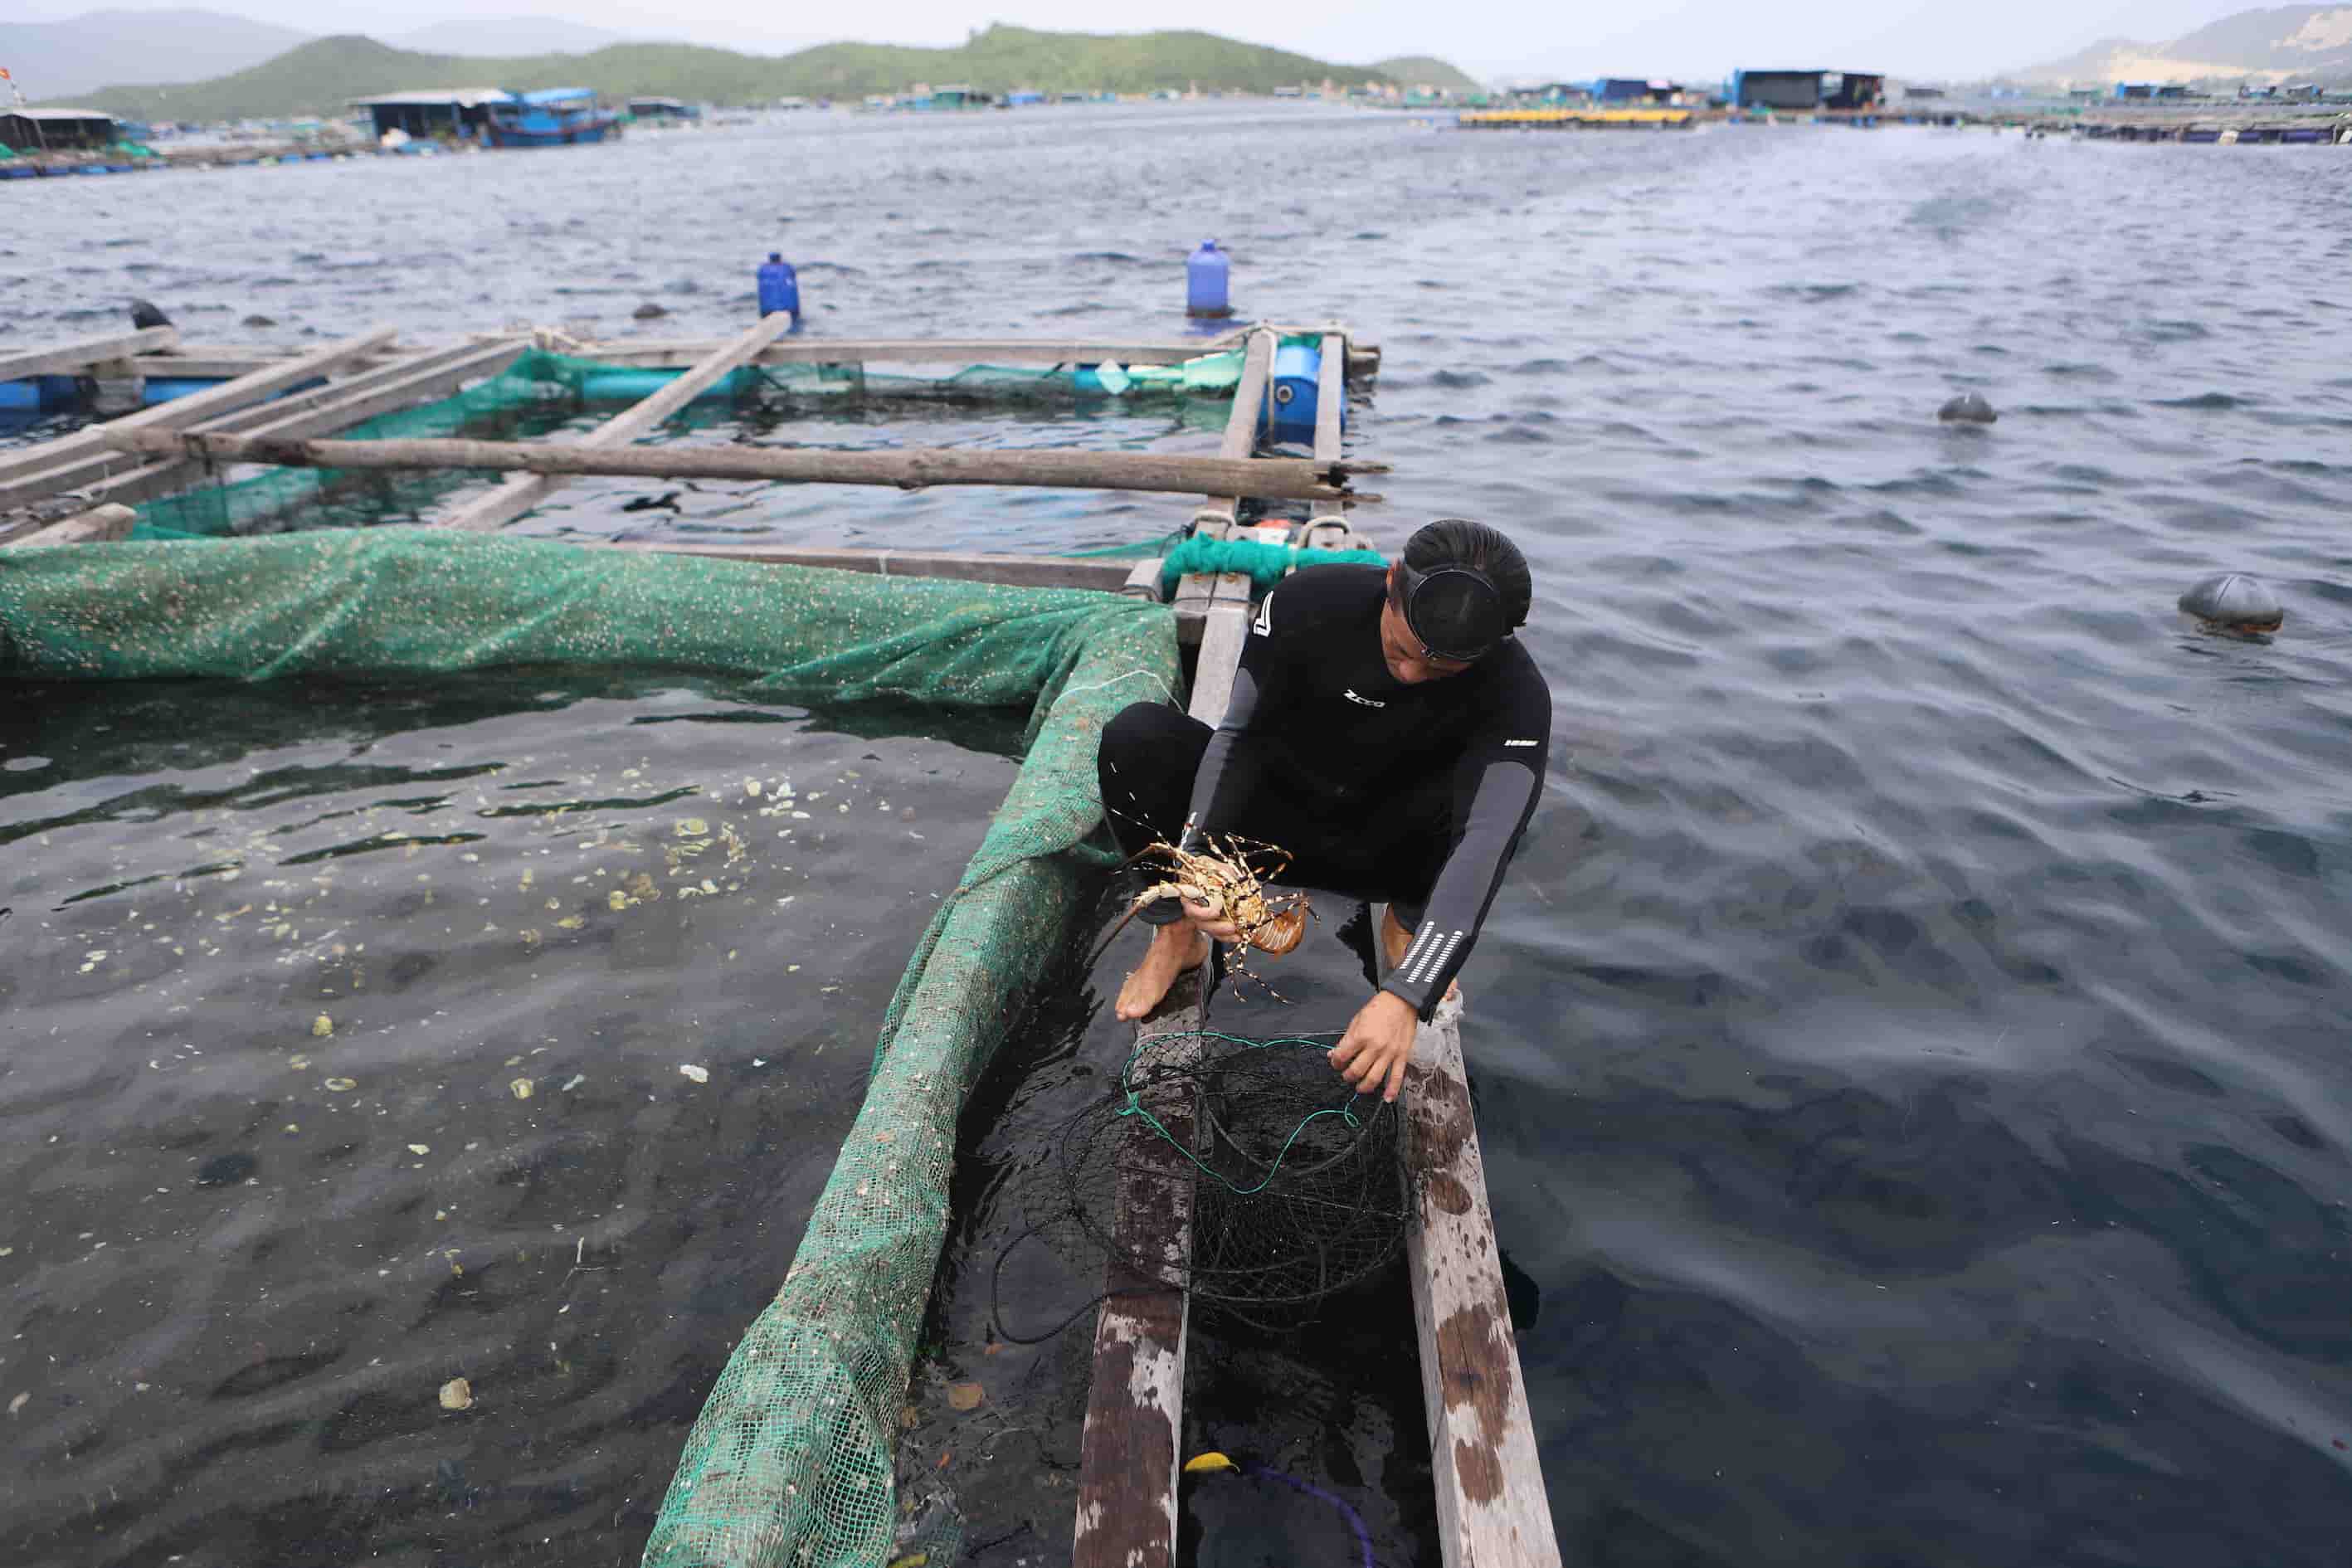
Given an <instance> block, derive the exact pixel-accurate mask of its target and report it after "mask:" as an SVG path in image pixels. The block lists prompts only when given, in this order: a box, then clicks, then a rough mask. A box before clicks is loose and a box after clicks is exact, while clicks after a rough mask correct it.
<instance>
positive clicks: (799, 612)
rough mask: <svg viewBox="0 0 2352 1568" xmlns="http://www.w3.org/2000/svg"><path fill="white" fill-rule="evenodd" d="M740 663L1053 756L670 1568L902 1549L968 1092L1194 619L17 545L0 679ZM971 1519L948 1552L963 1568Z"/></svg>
mask: <svg viewBox="0 0 2352 1568" xmlns="http://www.w3.org/2000/svg"><path fill="white" fill-rule="evenodd" d="M562 664H594V665H614V664H621V665H627V666H630V667H633V668H669V669H680V670H694V671H705V672H719V673H724V674H730V675H734V676H739V677H742V678H745V679H751V680H753V681H755V682H756V683H757V685H758V686H759V687H760V688H761V689H763V690H767V691H771V692H775V693H778V694H782V695H787V696H791V697H793V698H796V699H802V700H811V701H823V702H826V703H829V704H830V703H843V702H850V701H857V700H866V699H877V698H895V699H900V700H909V699H911V700H919V701H924V702H930V703H941V704H952V705H960V706H985V707H992V708H1003V707H1007V706H1014V707H1023V706H1025V707H1026V708H1027V709H1028V710H1029V716H1030V717H1029V726H1028V735H1029V740H1028V749H1027V753H1026V756H1025V759H1024V763H1023V764H1022V768H1021V771H1020V773H1019V775H1018V776H1017V778H1016V779H1015V781H1014V783H1013V788H1012V790H1011V791H1010V793H1009V794H1007V795H1006V796H1005V799H1004V802H1003V805H1001V806H1000V807H999V808H998V810H997V813H996V816H995V817H994V819H993V820H992V822H991V824H990V826H989V830H988V833H987V836H986V837H984V838H983V840H982V844H981V847H980V848H979V850H978V851H977V852H976V853H975V854H974V855H973V857H972V858H971V864H970V865H968V866H967V867H966V868H965V869H964V872H963V875H962V877H961V879H959V880H958V882H957V884H956V886H955V888H954V889H953V890H952V891H951V892H950V894H949V895H948V896H947V898H946V899H945V900H943V902H942V904H941V907H940V911H939V914H938V916H937V918H936V919H934V920H933V921H932V922H931V925H930V928H929V931H927V932H926V933H925V935H924V937H923V939H922V941H921V942H920V943H919V945H918V948H917V951H916V952H915V954H914V956H913V957H912V958H911V959H910V960H909V962H908V965H907V970H906V973H905V975H904V977H903V978H902V979H901V981H900V983H899V985H898V993H897V994H896V995H895V996H894V997H893V998H892V1000H891V1003H890V1005H889V1008H888V1010H887V1015H886V1016H885V1017H884V1019H883V1022H882V1026H881V1029H880V1033H879V1038H878V1039H877V1043H876V1047H875V1067H874V1075H873V1079H872V1082H871V1084H870V1086H869V1089H868V1091H867V1095H866V1101H865V1103H864V1106H863V1108H862V1109H861V1110H860V1111H859V1113H858V1117H857V1121H856V1127H855V1129H854V1130H853V1131H852V1132H851V1133H850V1136H849V1140H848V1142H847V1144H846V1145H845V1147H844V1149H843V1150H842V1152H841V1156H840V1160H839V1162H838V1163H837V1164H836V1165H835V1169H834V1173H833V1175H832V1178H831V1180H830V1181H829V1182H828V1183H827V1184H826V1186H825V1189H824V1194H823V1195H822V1196H821V1197H820V1198H819V1199H818V1202H817V1205H816V1207H815V1210H814V1213H813V1214H812V1215H811V1216H810V1219H809V1222H808V1228H807V1232H806V1234H805V1236H804V1237H803V1240H802V1242H801V1246H800V1249H799V1251H798V1253H797V1254H796V1255H795V1256H794V1258H793V1262H792V1267H791V1269H790V1271H789V1272H788V1273H787V1274H786V1275H785V1277H784V1283H783V1287H782V1290H781V1291H780V1292H779V1293H778V1295H777V1296H776V1298H775V1300H773V1301H772V1302H771V1303H770V1305H769V1306H768V1308H767V1310H765V1311H763V1312H762V1313H761V1315H760V1317H759V1318H758V1319H757V1320H756V1321H754V1322H753V1323H752V1324H751V1328H750V1330H749V1331H747V1332H746V1333H745V1334H744V1336H743V1338H742V1340H741V1341H740V1342H739V1343H738V1344H737V1345H736V1347H735V1351H734V1353H733V1355H732V1356H731V1358H730V1360H729V1362H728V1363H727V1366H726V1369H725V1370H724V1371H723V1372H722V1373H720V1375H719V1383H718V1385H717V1387H716V1388H714V1389H713V1390H712V1391H711V1394H710V1395H709V1400H708V1402H707V1403H706V1404H705V1405H704V1407H703V1411H702V1414H701V1416H700V1418H699V1419H698V1420H697V1422H696V1423H695V1426H694V1428H693V1430H692V1432H691V1433H690V1435H689V1436H688V1439H687V1442H686V1447H685V1452H684V1455H683V1457H682V1458H681V1459H680V1460H679V1463H678V1468H677V1476H676V1478H675V1479H674V1480H673V1481H672V1483H671V1486H670V1490H669V1494H668V1497H667V1500H665V1502H664V1504H663V1506H662V1510H661V1514H660V1517H659V1519H658V1520H657V1521H656V1524H655V1527H654V1531H653V1535H652V1538H651V1541H650V1542H649V1543H648V1545H647V1547H646V1559H645V1560H646V1563H648V1564H653V1565H656V1568H689V1565H691V1568H699V1565H703V1564H727V1565H728V1568H741V1565H760V1568H772V1565H773V1568H782V1565H784V1564H792V1565H794V1568H798V1565H801V1564H815V1565H825V1568H850V1565H853V1564H856V1565H860V1568H869V1565H876V1564H881V1563H887V1562H888V1561H890V1560H891V1557H892V1554H893V1545H894V1530H895V1526H896V1523H897V1511H898V1510H897V1495H898V1494H897V1489H896V1485H895V1480H894V1476H893V1468H892V1464H893V1437H894V1434H895V1433H896V1431H897V1429H898V1426H897V1420H896V1417H897V1414H898V1409H899V1406H900V1404H901V1402H902V1401H903V1399H904V1397H905V1394H906V1387H907V1381H908V1371H909V1368H910V1366H911V1364H912V1362H913V1359H914V1355H915V1339H916V1335H917V1332H918V1331H919V1326H920V1323H921V1320H922V1314H923V1308H924V1302H925V1299H926V1297H927V1295H928V1293H929V1288H930V1281H931V1279H932V1276H933V1273H934V1271H935V1270H936V1268H937V1267H938V1262H939V1254H940V1246H941V1244H942V1242H943V1240H944V1238H945V1236H946V1230H947V1223H948V1177H949V1167H950V1162H951V1160H952V1157H953V1151H954V1147H955V1122H956V1118H957V1116H958V1114H959V1112H960V1111H961V1108H962V1105H963V1100H964V1097H965V1095H966V1093H967V1092H968V1091H969V1089H970V1088H971V1083H972V1081H973V1079H974V1078H975V1077H976V1076H977V1074H978V1071H979V1069H980V1067H981V1066H982V1063H983V1062H984V1061H985V1059H986V1058H987V1056H988V1054H989V1052H990V1051H991V1050H992V1049H993V1047H995V1045H996V1044H997V1042H998V1039H999V1037H1000V1035H1001V1033H1002V1031H1003V1027H1004V1021H1005V1019H1006V1018H1007V1017H1008V1016H1011V1015H1012V1013H1013V1011H1014V1008H1015V1005H1016V1003H1017V1000H1018V994H1019V993H1020V992H1021V990H1022V989H1023V988H1024V986H1025V985H1026V984H1029V983H1030V982H1031V981H1032V980H1033V978H1034V975H1035V973H1036V972H1037V969H1038V967H1039V965H1040V964H1041V963H1043V962H1044V960H1045V957H1046V956H1047V955H1050V954H1053V953H1055V952H1058V951H1059V950H1060V948H1061V944H1062V942H1063V941H1064V938H1065V936H1066V928H1067V924H1068V922H1069V921H1070V920H1071V918H1072V917H1073V915H1074V913H1075V911H1076V904H1077V901H1078V898H1079V893H1080V886H1081V881H1082V876H1083V873H1084V872H1085V871H1086V870H1087V869H1088V868H1090V867H1095V866H1099V865H1101V864H1104V863H1106V862H1107V861H1108V859H1109V858H1110V852H1109V851H1108V849H1107V848H1106V847H1103V841H1102V839H1101V836H1100V835H1099V834H1098V833H1097V829H1098V827H1099V826H1100V824H1101V817H1102V812H1101V805H1100V801H1099V799H1098V798H1097V793H1096V786H1095V771H1094V768H1095V750H1096V746H1097V741H1098V738H1099V734H1100V731H1101V728H1102V726H1103V724H1104V723H1106V722H1107V721H1108V720H1109V718H1110V717H1111V716H1112V715H1113V714H1114V713H1116V712H1117V711H1118V709H1119V708H1121V707H1122V706H1124V705H1125V704H1127V703H1128V702H1130V701H1133V700H1139V699H1141V698H1145V697H1150V696H1155V695H1156V696H1163V697H1164V696H1168V695H1170V694H1171V693H1172V691H1173V689H1174V688H1175V686H1176V683H1177V681H1178V679H1179V666H1178V662H1177V653H1176V637H1175V624H1174V618H1173V616H1172V614H1171V612H1170V611H1169V610H1167V609H1166V608H1164V607H1162V606H1160V605H1150V604H1145V603H1141V602H1139V601H1134V600H1129V599H1122V598H1118V597H1116V596H1113V595H1103V594H1090V593H1085V592H1080V591H1076V590H1033V589H1019V588H1005V587H998V586H995V585H992V584H977V583H960V582H936V581H914V580H908V579H903V578H881V577H872V576H866V575H862V574H851V573H842V572H827V571H820V570H815V569H804V568H795V567H769V566H759V565H753V564H750V563H740V562H729V561H716V560H707V559H702V558H693V557H676V556H660V555H653V554H641V553H638V552H621V551H612V552H605V551H600V550H597V549H595V548H593V547H587V548H583V547H578V546H572V545H566V544H559V543H553V542H541V541H529V540H507V539H499V538H496V537H484V536H480V535H471V534H455V535H453V534H444V533H440V532H436V531H425V530H415V529H404V528H383V529H376V530H372V531H365V532H353V531H327V532H315V533H300V534H285V535H279V536H277V537H273V538H268V539H257V540H239V541H230V542H205V543H190V542H148V543H140V542H129V543H121V544H101V545H82V546H75V547H71V548H61V549H52V550H36V551H21V552H9V553H6V554H0V679H29V678H43V679H60V678H79V679H140V678H153V677H187V676H218V677H227V678H233V679H268V678H271V677H275V676H284V675H294V674H320V673H329V674H331V673H352V674H357V673H366V674H370V675H378V674H385V673H404V674H437V673H452V672H457V671H464V670H472V669H481V668H489V667H493V666H499V665H562ZM953 1537H954V1526H953V1524H952V1521H949V1522H946V1523H942V1524H939V1525H936V1526H934V1527H933V1530H932V1533H931V1534H930V1535H929V1537H928V1538H927V1539H926V1540H925V1542H923V1543H922V1544H923V1545H924V1546H926V1547H927V1548H928V1549H929V1557H930V1560H931V1561H932V1562H935V1563H945V1562H950V1561H952V1560H953V1557H954V1554H955V1552H956V1545H957V1543H956V1542H955V1540H954V1538H953Z"/></svg>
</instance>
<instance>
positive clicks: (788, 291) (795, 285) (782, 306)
mask: <svg viewBox="0 0 2352 1568" xmlns="http://www.w3.org/2000/svg"><path fill="white" fill-rule="evenodd" d="M779 310H788V311H790V312H791V313H792V318H793V321H794V322H795V323H798V321H800V319H801V279H800V274H798V273H797V272H794V271H793V264H792V263H791V262H789V261H787V260H785V259H784V258H783V253H782V252H781V251H775V250H772V251H770V252H768V261H767V265H766V266H764V267H762V268H760V314H761V315H762V316H772V315H774V314H775V313H776V312H777V311H779Z"/></svg>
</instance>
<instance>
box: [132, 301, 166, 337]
mask: <svg viewBox="0 0 2352 1568" xmlns="http://www.w3.org/2000/svg"><path fill="white" fill-rule="evenodd" d="M171 324H172V318H171V317H169V316H167V315H165V314H163V311H161V310H157V309H156V308H155V305H154V301H152V300H131V325H132V326H134V327H136V328H138V329H139V330H140V331H142V332H143V331H146V330H147V329H148V328H150V327H168V326H170V325H171Z"/></svg>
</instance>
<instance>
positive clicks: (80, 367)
mask: <svg viewBox="0 0 2352 1568" xmlns="http://www.w3.org/2000/svg"><path fill="white" fill-rule="evenodd" d="M179 341H180V331H179V329H178V328H176V327H143V328H142V329H140V330H139V331H135V332H110V333H108V334H107V335H105V336H103V337H96V338H76V339H75V340H74V341H72V342H64V343H55V344H52V345H50V346H49V347H47V348H45V349H22V350H19V351H18V352H16V353H0V381H22V380H24V379H25V378H26V377H27V376H35V375H68V374H72V373H74V372H76V371H88V370H91V369H93V368H95V367H96V366H99V365H102V364H109V363H112V362H114V361H116V360H120V359H127V358H129V357H130V356H131V355H132V354H142V353H155V352H156V351H157V350H159V349H168V348H170V347H172V346H173V344H175V343H177V342H179Z"/></svg>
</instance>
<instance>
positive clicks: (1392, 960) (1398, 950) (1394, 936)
mask: <svg viewBox="0 0 2352 1568" xmlns="http://www.w3.org/2000/svg"><path fill="white" fill-rule="evenodd" d="M1411 946H1412V932H1411V931H1407V930H1405V929H1404V927H1402V926H1401V925H1399V924H1397V918H1396V910H1394V909H1393V908H1392V907H1391V906H1390V905H1387V904H1382V905H1381V947H1382V948H1384V949H1385V950H1387V952H1388V955H1389V968H1390V969H1391V971H1394V970H1396V969H1398V968H1400V967H1402V965H1403V963H1404V954H1405V950H1406V949H1407V948H1409V947H1411ZM1445 1000H1446V1001H1447V1002H1449V1003H1451V1004H1452V1005H1454V1006H1456V1007H1459V1006H1461V1005H1462V982H1460V981H1459V980H1457V981H1455V982H1454V984H1451V985H1448V986H1447V987H1446V988H1445Z"/></svg>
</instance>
